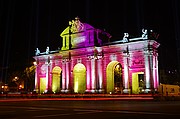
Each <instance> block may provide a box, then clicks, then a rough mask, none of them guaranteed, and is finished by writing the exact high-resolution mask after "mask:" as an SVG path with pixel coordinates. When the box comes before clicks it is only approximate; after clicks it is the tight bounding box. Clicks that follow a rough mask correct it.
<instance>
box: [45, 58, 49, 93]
mask: <svg viewBox="0 0 180 119" xmlns="http://www.w3.org/2000/svg"><path fill="white" fill-rule="evenodd" d="M45 64H46V90H45V93H47V91H48V84H49V63H48V61H46V62H45Z"/></svg>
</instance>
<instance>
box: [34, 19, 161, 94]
mask: <svg viewBox="0 0 180 119" xmlns="http://www.w3.org/2000/svg"><path fill="white" fill-rule="evenodd" d="M60 36H61V37H62V40H63V41H62V48H61V49H60V50H57V51H50V50H49V47H47V49H46V51H45V52H40V51H39V50H38V48H37V50H36V56H34V59H35V60H36V62H37V64H36V72H35V91H36V92H38V93H49V92H50V93H118V94H123V93H132V94H139V93H149V92H152V91H156V90H157V88H158V85H159V78H158V77H159V76H158V53H157V48H158V47H159V45H160V44H159V43H158V42H156V41H155V39H157V37H158V36H157V35H156V34H155V33H153V32H152V30H151V31H147V30H146V29H143V30H142V35H141V36H140V37H138V38H129V34H128V33H124V37H123V38H122V39H121V40H119V41H116V42H109V38H110V37H111V36H110V34H108V33H106V32H104V31H102V30H99V29H96V28H94V27H92V26H91V25H89V24H87V23H81V22H80V20H79V18H77V17H76V18H75V20H72V21H70V22H69V26H68V27H67V28H66V29H65V30H64V31H63V32H62V33H61V34H60Z"/></svg>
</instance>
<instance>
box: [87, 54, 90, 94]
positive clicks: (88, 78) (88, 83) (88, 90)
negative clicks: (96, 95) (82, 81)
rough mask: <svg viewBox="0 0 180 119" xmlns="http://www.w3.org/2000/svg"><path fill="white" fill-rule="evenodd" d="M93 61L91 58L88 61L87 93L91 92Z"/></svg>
mask: <svg viewBox="0 0 180 119" xmlns="http://www.w3.org/2000/svg"><path fill="white" fill-rule="evenodd" d="M90 61H91V59H90V57H88V58H87V60H86V92H90V90H91V66H90V64H91V62H90Z"/></svg>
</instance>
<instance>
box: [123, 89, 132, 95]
mask: <svg viewBox="0 0 180 119" xmlns="http://www.w3.org/2000/svg"><path fill="white" fill-rule="evenodd" d="M123 93H126V94H130V93H131V89H124V90H123Z"/></svg>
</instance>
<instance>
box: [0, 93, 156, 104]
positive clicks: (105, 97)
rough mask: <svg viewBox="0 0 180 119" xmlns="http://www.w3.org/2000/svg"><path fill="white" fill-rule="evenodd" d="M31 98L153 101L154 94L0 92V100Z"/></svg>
mask: <svg viewBox="0 0 180 119" xmlns="http://www.w3.org/2000/svg"><path fill="white" fill-rule="evenodd" d="M31 100H114V101H115V100H119V101H153V100H154V96H153V95H151V94H146V95H115V94H56V95H55V94H43V95H40V94H1V95H0V102H4V101H31Z"/></svg>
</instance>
